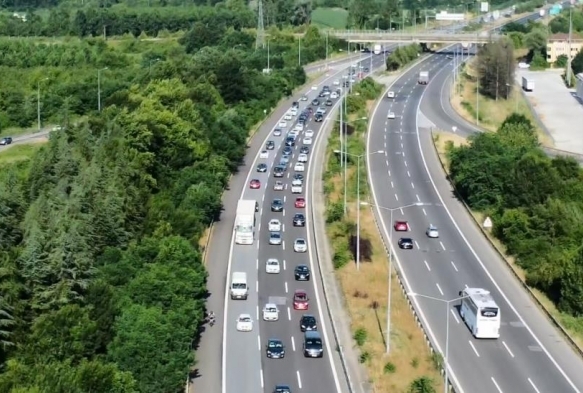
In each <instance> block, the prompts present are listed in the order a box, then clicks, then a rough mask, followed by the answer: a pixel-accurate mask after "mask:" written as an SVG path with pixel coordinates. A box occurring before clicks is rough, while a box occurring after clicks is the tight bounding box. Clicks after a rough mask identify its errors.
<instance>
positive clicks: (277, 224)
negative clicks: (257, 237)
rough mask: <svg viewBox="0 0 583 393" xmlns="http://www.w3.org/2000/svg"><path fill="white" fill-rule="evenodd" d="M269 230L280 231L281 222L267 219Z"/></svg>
mask: <svg viewBox="0 0 583 393" xmlns="http://www.w3.org/2000/svg"><path fill="white" fill-rule="evenodd" d="M269 232H281V222H280V221H279V220H278V219H276V218H274V219H273V220H270V221H269Z"/></svg>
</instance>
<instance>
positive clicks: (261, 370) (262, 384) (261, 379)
mask: <svg viewBox="0 0 583 393" xmlns="http://www.w3.org/2000/svg"><path fill="white" fill-rule="evenodd" d="M259 380H260V381H261V389H263V388H264V387H265V382H264V381H263V369H262V368H261V369H259Z"/></svg>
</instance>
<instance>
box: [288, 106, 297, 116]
mask: <svg viewBox="0 0 583 393" xmlns="http://www.w3.org/2000/svg"><path fill="white" fill-rule="evenodd" d="M289 114H290V115H292V116H297V115H298V108H291V109H290V110H289Z"/></svg>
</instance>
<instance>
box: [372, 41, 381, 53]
mask: <svg viewBox="0 0 583 393" xmlns="http://www.w3.org/2000/svg"><path fill="white" fill-rule="evenodd" d="M372 53H374V54H375V55H380V54H381V53H383V46H382V45H381V44H375V46H374V47H373V49H372Z"/></svg>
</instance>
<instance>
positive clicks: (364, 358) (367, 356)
mask: <svg viewBox="0 0 583 393" xmlns="http://www.w3.org/2000/svg"><path fill="white" fill-rule="evenodd" d="M370 358H371V356H370V353H369V352H368V351H364V352H363V353H361V354H360V356H359V357H358V361H359V362H360V363H366V362H368V361H369V360H370Z"/></svg>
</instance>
